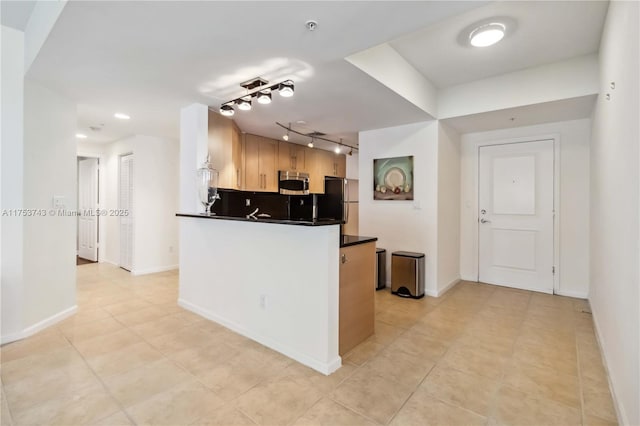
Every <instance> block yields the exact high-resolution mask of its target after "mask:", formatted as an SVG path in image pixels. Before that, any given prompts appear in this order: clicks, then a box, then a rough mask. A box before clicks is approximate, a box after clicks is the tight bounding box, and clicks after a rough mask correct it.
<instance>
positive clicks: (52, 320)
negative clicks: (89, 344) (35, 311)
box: [0, 305, 78, 345]
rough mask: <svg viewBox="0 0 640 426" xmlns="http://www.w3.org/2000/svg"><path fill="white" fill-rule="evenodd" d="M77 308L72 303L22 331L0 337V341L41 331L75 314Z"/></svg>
mask: <svg viewBox="0 0 640 426" xmlns="http://www.w3.org/2000/svg"><path fill="white" fill-rule="evenodd" d="M77 310H78V305H73V306H72V307H70V308H67V309H65V310H64V311H61V312H58V313H57V314H55V315H51V316H50V317H49V318H45V319H43V320H42V321H39V322H37V323H35V324H33V325H31V326H29V327H27V328H25V329H24V330H22V331H19V332H16V333H12V334H8V335H5V336H2V338H0V342H1V343H2V344H3V345H4V344H5V343H10V342H15V341H16V340H22V339H26V338H27V337H29V336H33V335H34V334H36V333H37V332H39V331H42V330H44V329H45V328H47V327H51V326H52V325H54V324H56V323H58V322H60V321H62V320H64V319H67V318H69V317H70V316H71V315H73V314H75V313H76V312H77Z"/></svg>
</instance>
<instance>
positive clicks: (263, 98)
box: [257, 89, 271, 105]
mask: <svg viewBox="0 0 640 426" xmlns="http://www.w3.org/2000/svg"><path fill="white" fill-rule="evenodd" d="M257 99H258V103H259V104H263V105H267V104H270V103H271V89H267V90H263V91H261V92H260V93H258V96H257Z"/></svg>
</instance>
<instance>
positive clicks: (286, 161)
mask: <svg viewBox="0 0 640 426" xmlns="http://www.w3.org/2000/svg"><path fill="white" fill-rule="evenodd" d="M306 151H307V147H305V146H302V145H298V144H295V143H289V142H283V141H280V142H279V143H278V170H285V171H294V172H306V171H307V168H306V162H305V159H306Z"/></svg>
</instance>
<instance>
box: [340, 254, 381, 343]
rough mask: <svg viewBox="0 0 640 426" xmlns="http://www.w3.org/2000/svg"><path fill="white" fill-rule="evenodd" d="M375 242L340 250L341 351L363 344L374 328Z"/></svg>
mask: <svg viewBox="0 0 640 426" xmlns="http://www.w3.org/2000/svg"><path fill="white" fill-rule="evenodd" d="M375 262H376V244H375V242H370V243H365V244H358V245H354V246H347V247H342V248H341V249H340V293H339V294H340V296H339V297H340V299H339V310H338V312H339V317H338V318H339V319H338V323H339V324H338V330H339V338H338V353H339V354H340V355H344V354H346V353H347V352H349V351H350V350H351V349H353V348H354V347H356V346H357V345H358V344H360V343H362V342H363V341H364V340H366V339H367V338H368V337H369V336H371V335H372V334H373V332H374V327H375V300H374V292H375V289H374V284H373V283H374V282H375Z"/></svg>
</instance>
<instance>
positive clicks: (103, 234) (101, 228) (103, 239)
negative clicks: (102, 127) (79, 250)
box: [76, 151, 108, 263]
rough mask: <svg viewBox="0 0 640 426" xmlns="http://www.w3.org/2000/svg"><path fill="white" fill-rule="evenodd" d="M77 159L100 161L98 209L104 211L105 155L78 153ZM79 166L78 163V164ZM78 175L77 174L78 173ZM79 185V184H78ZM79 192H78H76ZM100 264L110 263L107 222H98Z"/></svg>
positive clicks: (105, 197) (105, 195)
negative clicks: (108, 257)
mask: <svg viewBox="0 0 640 426" xmlns="http://www.w3.org/2000/svg"><path fill="white" fill-rule="evenodd" d="M77 157H86V158H97V159H98V164H99V166H98V208H99V209H104V208H105V202H106V199H107V192H106V190H107V187H106V182H107V174H106V170H107V167H106V164H107V163H106V160H105V156H104V155H99V154H96V153H93V152H84V151H78V152H77V153H76V159H77ZM76 164H77V162H76ZM76 175H77V173H76ZM76 184H77V182H76ZM76 192H77V191H76ZM98 236H99V237H98V240H99V241H98V263H103V262H108V260H107V258H106V255H107V221H106V220H104V218H103V220H98Z"/></svg>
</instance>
